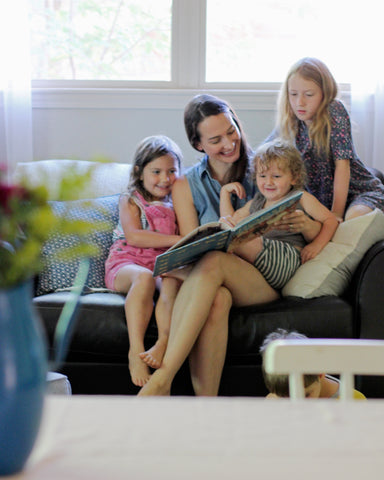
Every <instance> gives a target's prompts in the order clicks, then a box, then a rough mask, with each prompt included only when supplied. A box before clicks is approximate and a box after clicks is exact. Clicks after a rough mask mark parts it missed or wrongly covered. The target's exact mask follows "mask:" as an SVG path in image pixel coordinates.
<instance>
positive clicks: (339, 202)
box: [332, 160, 351, 222]
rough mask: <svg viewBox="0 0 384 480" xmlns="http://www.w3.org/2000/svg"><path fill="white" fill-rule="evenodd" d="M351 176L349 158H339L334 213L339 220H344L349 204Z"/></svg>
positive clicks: (336, 170) (334, 181)
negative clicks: (346, 207)
mask: <svg viewBox="0 0 384 480" xmlns="http://www.w3.org/2000/svg"><path fill="white" fill-rule="evenodd" d="M350 177H351V172H350V162H349V160H337V161H336V168H335V178H334V179H333V203H332V213H333V214H334V215H335V216H336V218H337V219H338V221H339V222H342V221H343V218H344V213H345V206H346V204H347V197H348V189H349V180H350Z"/></svg>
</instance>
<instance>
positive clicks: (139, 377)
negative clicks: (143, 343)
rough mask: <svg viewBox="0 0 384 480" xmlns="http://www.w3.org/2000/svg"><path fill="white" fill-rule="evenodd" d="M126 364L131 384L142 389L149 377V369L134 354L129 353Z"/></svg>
mask: <svg viewBox="0 0 384 480" xmlns="http://www.w3.org/2000/svg"><path fill="white" fill-rule="evenodd" d="M128 362H129V373H130V374H131V380H132V383H133V384H134V385H137V386H138V387H142V386H143V385H145V384H146V383H147V382H148V380H149V378H150V376H151V373H150V371H149V368H148V367H147V365H146V364H145V363H144V362H143V361H142V360H141V358H140V357H139V355H138V354H136V353H135V354H134V353H129V355H128Z"/></svg>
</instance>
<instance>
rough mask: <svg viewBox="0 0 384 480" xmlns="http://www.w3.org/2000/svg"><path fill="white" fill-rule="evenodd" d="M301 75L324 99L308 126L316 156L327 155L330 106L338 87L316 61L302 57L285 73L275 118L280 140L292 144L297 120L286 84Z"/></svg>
mask: <svg viewBox="0 0 384 480" xmlns="http://www.w3.org/2000/svg"><path fill="white" fill-rule="evenodd" d="M296 74H297V75H300V76H301V77H303V78H304V79H305V80H311V81H313V82H315V83H316V85H318V86H319V87H320V88H321V91H322V92H323V99H322V101H321V103H320V105H319V108H318V110H317V112H316V114H315V116H314V117H313V121H312V123H311V125H310V126H309V130H308V133H309V138H310V141H311V144H312V145H313V147H314V148H315V150H316V152H317V153H325V154H328V153H329V141H330V135H331V122H330V118H329V110H328V108H329V105H330V104H331V102H333V100H334V99H335V98H336V96H337V83H336V81H335V79H334V77H333V76H332V74H331V72H330V71H329V69H328V67H327V66H326V65H325V64H324V63H323V62H322V61H321V60H318V59H317V58H312V57H305V58H302V59H301V60H299V61H298V62H296V63H295V64H294V65H293V66H292V67H291V69H290V70H289V72H288V75H287V78H286V79H285V82H284V83H283V86H282V88H281V90H280V96H279V102H278V115H277V129H278V130H279V135H280V136H282V137H283V138H286V139H289V140H291V141H292V142H294V141H295V138H296V134H297V129H298V119H297V117H296V115H295V113H294V112H293V110H292V108H291V105H290V103H289V89H288V83H289V80H290V78H291V77H292V76H293V75H296Z"/></svg>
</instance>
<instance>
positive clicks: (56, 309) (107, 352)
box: [34, 171, 384, 397]
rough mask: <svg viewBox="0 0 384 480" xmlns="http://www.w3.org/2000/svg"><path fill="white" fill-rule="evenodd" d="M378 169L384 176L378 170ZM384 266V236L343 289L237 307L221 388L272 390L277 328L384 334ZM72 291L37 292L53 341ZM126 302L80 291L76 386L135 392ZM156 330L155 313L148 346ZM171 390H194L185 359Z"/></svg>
mask: <svg viewBox="0 0 384 480" xmlns="http://www.w3.org/2000/svg"><path fill="white" fill-rule="evenodd" d="M375 173H376V174H377V176H379V177H380V175H381V174H380V172H377V171H376V172H375ZM381 179H382V177H381ZM116 206H117V203H116ZM383 239H384V232H383ZM383 272H384V240H382V241H379V242H377V243H376V244H374V245H373V246H372V247H371V248H370V249H369V250H368V251H367V252H366V254H365V255H364V258H363V259H362V260H361V262H360V264H359V266H358V268H357V269H356V271H355V272H354V275H353V278H352V281H351V282H350V285H349V286H348V288H347V290H346V291H345V292H344V293H343V294H342V295H340V296H323V297H319V298H312V299H303V298H299V297H288V298H287V297H286V298H281V299H279V300H277V301H275V302H272V303H269V304H266V305H262V306H251V307H247V308H232V310H231V315H230V321H229V340H228V350H227V357H226V362H225V367H224V372H223V376H222V382H221V386H220V395H228V396H263V395H265V394H266V390H265V387H264V384H263V380H262V375H261V368H260V363H261V358H260V355H259V347H260V344H261V343H262V341H263V339H264V337H265V336H266V335H267V334H268V333H269V332H271V331H272V330H275V329H276V328H278V327H282V328H286V329H296V330H298V331H299V332H302V333H304V334H306V335H307V336H308V337H313V338H316V337H318V338H319V337H325V338H370V339H375V338H377V339H384V289H383V283H382V275H383ZM68 295H69V293H68V292H56V293H48V294H44V295H39V296H36V297H35V298H34V304H35V306H36V308H37V310H38V312H39V314H40V316H41V318H42V321H43V325H44V327H45V329H46V332H47V337H48V341H49V345H50V347H51V348H52V340H53V332H54V329H55V326H56V323H57V319H58V317H59V314H60V312H61V309H62V306H63V304H64V303H65V301H66V299H67V297H68ZM123 307H124V296H123V295H119V294H116V293H108V292H101V293H90V294H85V295H83V296H82V298H81V303H80V311H79V319H78V322H77V325H76V328H75V330H74V334H73V339H72V342H71V344H70V349H69V352H68V355H67V359H66V361H65V362H64V364H63V365H62V366H61V371H62V372H63V373H65V374H66V375H67V376H68V378H69V379H70V382H71V384H72V390H73V393H75V394H136V393H137V391H138V388H137V387H135V386H134V385H133V384H132V383H131V381H130V377H129V372H128V366H127V352H128V336H127V328H126V323H125V316H124V308H123ZM156 337H157V333H156V326H155V323H154V321H153V320H152V322H151V324H150V327H149V329H148V332H147V335H146V343H147V346H148V347H149V346H151V345H152V344H153V343H154V341H155V339H156ZM329 373H331V372H329ZM334 373H336V372H334ZM357 386H358V388H359V389H361V390H362V391H363V392H364V393H365V394H366V396H367V397H384V377H364V378H357ZM172 393H173V394H175V395H191V394H193V391H192V388H191V384H190V379H189V372H188V365H187V362H186V364H185V365H184V366H183V367H182V369H181V370H180V372H179V373H178V375H177V377H176V379H175V382H174V385H173V389H172Z"/></svg>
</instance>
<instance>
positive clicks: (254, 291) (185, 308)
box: [139, 252, 278, 395]
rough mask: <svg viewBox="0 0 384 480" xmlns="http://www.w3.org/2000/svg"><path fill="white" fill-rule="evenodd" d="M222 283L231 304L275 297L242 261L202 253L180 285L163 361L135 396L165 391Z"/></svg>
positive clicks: (209, 312)
mask: <svg viewBox="0 0 384 480" xmlns="http://www.w3.org/2000/svg"><path fill="white" fill-rule="evenodd" d="M222 286H224V287H226V288H227V289H228V290H229V292H230V293H231V296H232V300H233V304H234V305H238V306H245V305H252V304H261V303H266V302H270V301H272V300H275V299H277V298H278V294H277V293H276V292H275V290H273V289H272V288H271V287H270V286H269V285H268V283H267V282H266V281H265V279H264V278H263V276H262V275H261V274H260V272H258V270H256V268H255V267H253V265H251V264H250V263H248V262H246V261H245V260H242V259H241V258H239V257H237V256H236V255H232V254H228V253H223V252H210V253H208V254H207V255H205V256H204V257H203V258H202V259H201V260H200V261H199V262H198V263H197V264H196V265H195V266H194V268H193V269H192V271H191V273H190V274H189V276H188V277H187V279H186V280H185V281H184V283H183V285H182V286H181V288H180V291H179V294H178V295H177V298H176V301H175V305H174V309H173V314H172V321H171V331H170V337H169V342H168V348H167V351H166V353H165V355H164V359H163V364H162V366H161V367H160V368H159V369H158V370H156V372H155V373H154V374H153V375H152V377H151V379H150V381H149V382H148V383H147V384H146V385H145V387H144V388H143V389H142V390H141V391H140V393H139V395H167V394H169V392H170V388H171V384H172V381H173V378H174V376H175V375H176V373H177V371H178V370H179V368H180V367H181V365H182V364H183V362H184V361H185V359H186V357H187V356H188V355H189V353H190V351H191V350H192V347H193V346H194V344H195V342H196V340H197V338H198V336H199V334H200V332H201V331H202V329H203V327H204V325H205V323H206V322H207V320H208V318H212V315H213V316H215V314H216V312H215V310H213V311H211V309H212V308H217V307H214V301H215V298H216V295H217V294H218V290H219V289H220V287H222ZM214 318H215V317H214ZM210 348H213V347H212V346H210Z"/></svg>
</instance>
